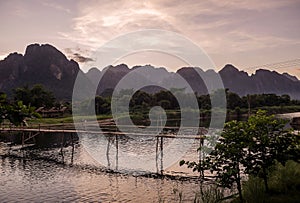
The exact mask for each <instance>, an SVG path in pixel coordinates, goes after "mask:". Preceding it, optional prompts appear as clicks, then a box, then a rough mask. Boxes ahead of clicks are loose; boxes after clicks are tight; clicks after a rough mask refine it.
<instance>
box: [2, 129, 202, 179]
mask: <svg viewBox="0 0 300 203" xmlns="http://www.w3.org/2000/svg"><path fill="white" fill-rule="evenodd" d="M52 127H53V126H40V125H39V126H33V127H12V126H2V127H0V133H7V134H12V133H17V134H18V136H21V146H20V147H21V148H20V149H22V148H24V147H27V146H28V145H27V144H26V143H27V142H28V141H31V142H33V143H35V138H36V137H37V136H38V135H40V134H49V136H51V134H52V135H53V134H61V135H62V136H61V140H60V154H61V157H62V161H63V162H64V150H63V149H64V147H65V146H66V139H65V135H66V134H68V135H69V137H71V139H70V140H69V143H68V144H67V145H68V146H70V145H71V146H72V153H71V164H73V158H74V142H75V141H74V137H75V136H77V133H80V134H94V135H99V136H103V135H110V137H109V139H108V145H107V149H106V156H107V160H108V167H109V168H110V164H109V151H110V144H111V142H114V143H115V147H116V162H117V163H116V170H117V169H118V168H117V167H118V152H119V138H120V137H121V136H149V137H155V138H156V160H157V164H156V167H157V172H158V173H160V174H163V148H164V146H163V145H164V141H163V139H164V138H173V139H196V140H200V142H199V146H200V145H201V143H202V144H203V140H204V138H205V136H204V135H197V134H195V135H189V136H188V135H175V134H158V135H156V134H154V132H153V133H152V134H150V133H136V132H130V133H128V132H120V131H116V130H114V131H112V130H111V129H110V130H108V129H105V130H108V131H104V130H101V131H100V130H96V129H95V130H85V129H79V130H76V129H74V128H73V129H72V128H70V126H65V127H66V129H64V126H63V125H62V126H60V127H59V128H60V129H51V128H52ZM98 127H99V126H98ZM105 127H107V128H110V127H115V126H113V125H111V126H105ZM122 127H128V128H130V126H122ZM141 127H144V126H141ZM163 128H164V129H171V128H172V129H174V128H173V127H163ZM175 128H176V127H175ZM177 129H178V128H177ZM191 129H194V130H197V131H198V132H202V133H203V134H204V133H207V131H205V130H203V129H202V130H199V128H191ZM111 137H114V138H113V140H112V139H110V138H111ZM158 160H160V161H158ZM158 162H160V163H159V164H158ZM159 165H160V167H159ZM159 168H160V169H159Z"/></svg>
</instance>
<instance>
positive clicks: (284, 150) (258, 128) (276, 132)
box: [244, 110, 299, 192]
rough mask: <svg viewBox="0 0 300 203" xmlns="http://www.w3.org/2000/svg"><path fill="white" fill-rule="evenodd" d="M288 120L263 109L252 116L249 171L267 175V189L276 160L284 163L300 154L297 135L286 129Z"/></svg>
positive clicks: (248, 155)
mask: <svg viewBox="0 0 300 203" xmlns="http://www.w3.org/2000/svg"><path fill="white" fill-rule="evenodd" d="M285 124H286V121H284V120H281V119H276V118H275V117H274V116H268V115H266V111H262V110H259V111H258V112H257V113H256V114H255V115H253V116H251V117H250V118H249V119H248V127H247V129H246V131H247V133H246V135H247V136H248V140H249V142H248V145H247V148H248V154H247V156H246V158H245V163H244V166H245V172H246V173H247V174H251V175H254V176H260V177H261V178H263V180H264V184H265V189H266V191H267V192H268V191H269V187H268V175H269V170H270V169H271V167H272V166H274V165H275V163H276V161H278V162H280V163H281V164H283V165H284V164H285V163H286V162H287V161H288V160H289V159H297V158H298V157H297V156H298V155H299V149H298V148H297V146H298V145H299V142H298V141H297V137H296V136H295V135H293V134H292V133H291V132H290V131H289V130H286V129H284V126H285Z"/></svg>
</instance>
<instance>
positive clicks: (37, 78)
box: [0, 44, 88, 100]
mask: <svg viewBox="0 0 300 203" xmlns="http://www.w3.org/2000/svg"><path fill="white" fill-rule="evenodd" d="M77 74H81V75H83V77H86V76H85V75H84V73H83V72H82V71H81V70H80V68H79V65H78V63H77V62H76V61H74V60H72V59H71V60H68V59H67V58H66V56H65V55H64V54H63V53H61V52H60V51H59V50H57V49H56V48H55V47H53V46H51V45H49V44H45V45H39V44H32V45H29V46H28V47H27V48H26V51H25V54H24V56H23V55H22V54H18V53H13V54H10V55H8V56H7V57H6V58H5V59H4V60H2V61H0V91H3V92H6V93H8V94H10V93H11V91H12V89H13V88H17V87H22V86H24V85H29V86H31V85H33V84H37V83H38V84H42V85H43V86H45V88H47V89H48V90H50V91H53V92H54V94H55V96H56V97H57V98H59V99H67V100H70V99H71V98H72V92H73V85H74V82H75V79H76V76H77ZM87 80H88V79H87Z"/></svg>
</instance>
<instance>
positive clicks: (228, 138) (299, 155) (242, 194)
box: [180, 111, 300, 202]
mask: <svg viewBox="0 0 300 203" xmlns="http://www.w3.org/2000/svg"><path fill="white" fill-rule="evenodd" d="M285 123H286V122H285V121H284V120H280V119H275V117H274V116H268V115H266V112H265V111H258V112H257V114H255V115H253V116H251V117H250V118H249V119H248V121H247V122H243V121H230V122H228V123H226V125H225V128H224V130H223V132H222V133H221V138H220V139H219V141H218V143H217V144H216V146H215V148H214V149H213V150H212V151H211V152H210V153H206V157H205V158H204V159H202V160H199V162H189V161H184V160H182V161H181V162H180V165H187V166H188V167H189V168H192V169H193V170H194V171H198V172H199V173H200V178H201V179H202V180H204V178H205V177H204V171H207V170H208V171H211V172H212V173H214V174H215V175H216V181H217V183H218V185H219V186H220V187H223V188H229V189H231V188H233V187H236V189H237V191H238V197H239V198H238V199H235V201H237V202H252V200H251V198H252V199H253V198H254V197H255V198H256V197H257V198H260V197H258V196H257V195H258V194H260V195H261V196H263V197H264V198H266V201H265V202H268V201H271V200H272V201H273V200H274V201H276V200H277V198H279V199H278V201H279V202H282V201H281V200H280V199H283V200H290V198H292V197H291V196H290V194H291V193H292V194H293V193H295V194H297V192H298V193H299V191H300V185H299V182H300V180H299V179H298V180H296V181H295V182H293V184H291V179H293V178H297V176H298V175H297V174H298V173H299V171H298V172H297V170H296V169H293V168H294V167H299V162H300V144H299V143H300V142H299V140H300V139H299V136H298V135H295V134H293V133H292V132H291V131H290V130H288V129H285V128H284V127H285ZM199 150H200V153H201V152H204V154H205V150H207V149H206V148H205V147H204V146H201V147H200V148H199ZM291 160H292V161H293V162H291ZM287 167H292V169H290V168H287ZM282 174H285V175H282ZM243 175H246V177H247V176H248V177H249V179H248V181H247V182H244V180H243ZM294 175H296V177H292V176H294ZM292 181H293V180H292ZM289 184H291V187H290V186H288V185H289ZM262 188H263V191H264V192H263V194H261V193H262V192H261V189H262ZM280 188H281V189H280ZM255 190H257V191H255ZM258 190H259V191H260V192H258ZM256 192H258V194H255V193H256ZM274 192H275V193H274ZM287 192H288V193H287ZM296 197H297V196H296ZM286 198H288V199H286Z"/></svg>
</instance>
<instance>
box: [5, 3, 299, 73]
mask: <svg viewBox="0 0 300 203" xmlns="http://www.w3.org/2000/svg"><path fill="white" fill-rule="evenodd" d="M299 19H300V1H299V0H276V1H274V0H265V1H261V0H251V1H250V0H249V1H243V0H241V1H240V0H232V1H226V0H223V1H220V0H205V1H204V0H203V1H202V0H186V1H182V0H152V1H129V0H126V1H125V0H100V1H80V0H74V1H73V0H63V1H51V0H49V1H38V0H27V1H22V0H10V1H5V0H0V24H1V31H0V33H1V35H0V36H1V38H0V44H1V46H0V59H3V58H5V56H7V55H8V54H9V53H11V52H19V53H24V51H25V48H26V46H27V45H28V44H31V43H49V44H52V45H54V46H55V47H57V48H58V49H59V50H61V51H62V52H63V53H64V54H66V55H67V56H68V58H74V59H75V60H77V61H78V62H80V65H81V66H82V67H83V66H84V61H85V59H88V58H89V57H91V56H92V55H93V51H95V50H97V49H98V48H99V47H100V46H101V45H102V44H104V43H106V42H107V41H109V40H111V39H113V38H115V37H117V36H119V35H122V34H125V33H128V32H134V31H138V30H143V29H163V30H169V31H174V32H177V33H180V34H181V35H183V36H185V37H187V38H189V39H190V40H191V41H193V42H194V43H196V44H197V45H198V46H199V47H201V48H202V49H203V50H204V51H205V52H206V53H207V54H208V55H209V57H211V59H212V60H213V62H214V63H215V64H216V70H219V69H221V68H222V67H223V66H224V65H225V64H227V63H231V64H233V65H235V66H236V67H238V68H239V69H244V70H246V71H248V72H249V73H251V72H252V71H253V70H254V68H255V67H257V66H258V67H262V66H261V65H264V64H273V63H279V62H284V63H280V64H274V65H268V66H266V68H270V69H273V70H277V71H278V72H285V71H287V72H290V73H291V74H294V75H297V76H298V77H299V76H300V62H299V60H296V61H295V59H299V58H300V20H299ZM137 56H138V55H136V56H134V55H132V56H129V57H127V58H124V59H122V60H121V62H125V63H127V64H129V65H130V66H133V65H136V64H147V63H150V64H154V65H156V66H167V67H168V68H169V69H170V70H176V69H178V68H180V66H182V65H184V64H183V63H182V62H181V61H176V60H175V59H174V61H172V60H171V58H172V57H171V58H170V59H168V60H166V58H167V57H166V56H163V55H161V54H157V53H155V54H151V53H144V54H141V55H140V56H139V57H137ZM91 59H93V58H91ZM154 59H155V60H154ZM171 61H172V62H171ZM99 68H103V67H99ZM86 70H87V67H85V69H84V71H86Z"/></svg>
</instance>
